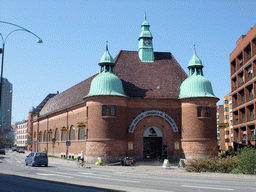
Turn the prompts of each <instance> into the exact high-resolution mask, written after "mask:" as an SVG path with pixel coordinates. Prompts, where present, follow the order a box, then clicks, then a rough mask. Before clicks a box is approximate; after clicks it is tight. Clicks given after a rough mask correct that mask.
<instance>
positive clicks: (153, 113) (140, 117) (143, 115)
mask: <svg viewBox="0 0 256 192" xmlns="http://www.w3.org/2000/svg"><path fill="white" fill-rule="evenodd" d="M151 116H156V117H161V118H163V119H164V120H166V121H167V122H168V123H169V124H170V125H171V127H172V130H173V132H178V131H179V129H178V127H177V125H176V123H175V122H174V120H173V119H172V118H171V117H170V116H169V115H168V114H166V113H165V112H162V111H158V110H151V111H145V112H143V113H141V114H139V115H138V116H137V117H136V118H135V119H134V120H133V121H132V123H131V125H130V127H129V132H130V133H133V132H134V130H135V127H136V126H137V124H138V123H139V122H140V121H141V120H143V119H144V118H147V117H151Z"/></svg>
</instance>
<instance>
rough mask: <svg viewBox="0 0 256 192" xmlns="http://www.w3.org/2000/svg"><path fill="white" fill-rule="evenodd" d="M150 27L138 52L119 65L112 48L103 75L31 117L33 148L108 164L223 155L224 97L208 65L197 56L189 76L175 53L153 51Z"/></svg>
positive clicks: (121, 59)
mask: <svg viewBox="0 0 256 192" xmlns="http://www.w3.org/2000/svg"><path fill="white" fill-rule="evenodd" d="M149 27H150V26H149V23H148V22H147V20H146V17H145V20H144V22H143V23H142V25H141V34H140V36H139V50H138V51H123V50H121V51H120V52H119V53H118V55H117V56H116V57H115V59H113V58H112V56H111V55H110V53H109V50H108V45H107V46H106V50H105V53H104V54H103V56H102V58H101V60H100V62H99V68H100V72H99V73H98V74H95V75H93V76H91V77H90V78H88V79H85V80H84V81H82V82H80V83H78V84H77V85H74V86H73V87H71V88H69V89H67V90H66V91H64V92H62V93H60V94H58V95H56V96H54V97H53V98H51V99H49V100H48V101H47V103H46V104H45V105H44V106H43V108H42V109H41V110H40V112H38V113H32V116H31V117H32V122H33V140H35V141H37V144H34V145H33V150H35V151H42V150H47V151H48V153H51V154H52V153H53V150H54V154H55V155H58V156H68V157H76V156H78V155H79V154H80V153H81V151H84V153H85V155H86V158H87V161H88V162H96V161H97V158H98V157H101V158H102V159H103V161H104V162H105V163H108V162H114V161H117V160H119V159H120V158H121V157H123V156H134V157H136V158H138V159H143V158H145V159H155V158H160V159H161V158H169V159H173V160H178V159H179V158H187V159H189V158H194V157H202V158H206V157H211V156H217V151H218V147H217V132H216V102H217V101H218V100H219V99H218V98H217V97H216V96H215V95H214V93H213V90H212V86H211V83H210V81H209V80H208V79H206V78H205V77H204V76H203V67H204V66H203V64H202V61H201V60H200V59H199V57H198V56H197V54H196V51H195V50H194V54H193V56H192V58H191V60H190V62H189V65H188V70H189V75H187V74H186V73H185V71H184V70H183V69H182V68H181V66H180V65H179V64H178V62H177V61H176V59H175V58H174V56H173V55H172V54H171V53H170V52H154V50H153V42H152V40H153V36H152V34H151V32H150V30H149ZM53 138H54V139H55V140H56V142H55V143H54V144H52V139H53ZM66 141H70V144H71V145H70V146H67V142H66Z"/></svg>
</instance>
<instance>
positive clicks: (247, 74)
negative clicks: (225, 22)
mask: <svg viewBox="0 0 256 192" xmlns="http://www.w3.org/2000/svg"><path fill="white" fill-rule="evenodd" d="M229 59H230V72H231V77H230V79H231V93H230V94H231V96H232V108H233V109H232V110H233V111H232V113H233V137H234V147H235V148H237V147H236V146H239V145H243V144H244V145H248V144H253V145H255V123H256V119H255V108H256V105H255V101H256V100H255V95H256V92H255V90H256V25H255V26H254V27H253V28H251V29H250V30H249V31H248V32H247V34H246V35H242V36H241V37H240V38H239V39H238V40H237V42H236V48H235V50H234V51H233V52H232V53H231V54H230V57H229Z"/></svg>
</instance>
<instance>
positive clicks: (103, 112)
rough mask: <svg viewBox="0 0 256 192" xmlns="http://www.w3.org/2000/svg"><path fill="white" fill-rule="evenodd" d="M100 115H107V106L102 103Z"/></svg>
mask: <svg viewBox="0 0 256 192" xmlns="http://www.w3.org/2000/svg"><path fill="white" fill-rule="evenodd" d="M102 116H107V106H106V105H102Z"/></svg>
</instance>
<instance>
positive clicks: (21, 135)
mask: <svg viewBox="0 0 256 192" xmlns="http://www.w3.org/2000/svg"><path fill="white" fill-rule="evenodd" d="M15 130H16V134H15V143H16V147H17V148H23V149H25V150H27V147H28V121H27V120H23V121H20V122H16V123H15Z"/></svg>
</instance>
